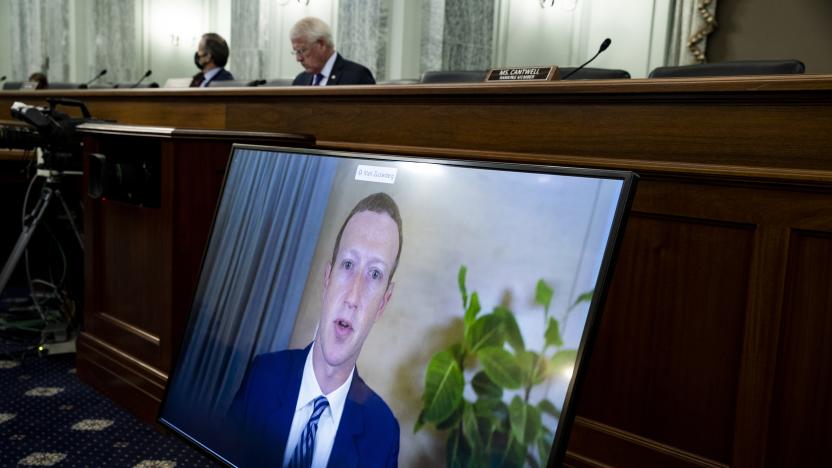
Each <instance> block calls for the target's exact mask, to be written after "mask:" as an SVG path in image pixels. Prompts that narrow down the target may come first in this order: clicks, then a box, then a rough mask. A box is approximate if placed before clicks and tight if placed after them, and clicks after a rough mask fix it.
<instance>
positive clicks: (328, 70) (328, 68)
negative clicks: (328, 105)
mask: <svg viewBox="0 0 832 468" xmlns="http://www.w3.org/2000/svg"><path fill="white" fill-rule="evenodd" d="M337 58H338V52H332V55H330V56H329V60H327V61H326V63H325V64H324V67H323V68H321V75H323V76H324V78H323V79H322V80H321V82H320V83H319V86H325V85H326V84H327V83H328V82H329V79H330V78H334V77H333V76H330V75H332V67H334V66H335V59H337ZM350 378H352V377H350Z"/></svg>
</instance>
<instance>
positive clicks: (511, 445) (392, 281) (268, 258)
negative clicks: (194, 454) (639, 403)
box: [160, 147, 627, 467]
mask: <svg viewBox="0 0 832 468" xmlns="http://www.w3.org/2000/svg"><path fill="white" fill-rule="evenodd" d="M295 151H300V152H295ZM348 156H350V157H348ZM561 172H563V171H559V172H558V173H553V172H546V171H543V170H542V169H540V168H531V167H528V166H526V167H524V166H500V167H497V166H493V165H492V166H486V167H474V166H470V165H457V164H454V163H444V164H443V163H423V162H410V161H403V160H395V159H393V158H392V157H391V158H387V157H381V158H379V159H374V158H372V157H368V156H366V155H365V156H364V158H358V157H356V156H355V155H344V154H317V153H314V152H310V151H308V150H307V151H305V152H304V150H279V149H274V150H272V149H263V148H255V147H236V148H235V150H234V153H233V155H232V159H231V162H230V165H229V168H228V173H227V175H226V182H225V186H224V189H223V194H222V196H221V200H220V203H219V206H218V209H217V214H216V218H215V221H214V225H213V229H212V233H211V237H210V240H209V244H208V247H207V250H206V253H205V258H204V262H203V267H202V272H201V276H200V279H199V285H198V287H197V292H196V294H195V298H194V303H193V307H192V312H191V317H190V323H189V327H188V332H187V334H186V337H185V340H184V343H183V346H182V349H181V352H180V356H179V362H178V364H177V366H176V368H175V369H174V372H173V373H172V375H171V380H170V383H169V385H168V391H167V395H166V398H165V401H164V404H163V407H162V411H161V413H160V419H161V421H162V422H163V423H164V424H166V425H168V426H169V427H171V428H173V429H174V430H176V431H177V432H178V433H180V434H181V435H183V436H185V437H187V438H188V439H190V440H191V441H192V442H194V443H196V444H198V445H200V446H202V447H203V448H205V449H207V450H209V451H210V452H212V453H213V454H214V455H216V456H217V457H219V458H220V459H221V460H223V461H225V462H226V463H229V464H232V465H236V466H406V467H409V466H426V465H430V466H442V465H445V466H466V465H468V464H474V465H476V466H546V465H547V463H548V461H549V455H550V451H551V450H552V448H553V444H554V443H555V438H556V434H557V430H558V425H559V419H560V417H561V413H562V412H563V411H564V405H565V404H566V403H567V397H568V393H569V388H570V382H571V381H572V379H573V374H574V372H575V369H574V366H575V363H576V360H577V359H578V357H579V350H580V349H581V340H582V337H583V336H584V332H585V328H586V325H587V321H588V317H589V315H590V314H589V313H590V311H591V310H592V308H593V304H592V301H593V298H595V297H597V294H595V293H596V290H597V289H598V288H600V286H601V285H600V284H597V282H598V279H599V273H600V272H601V271H602V269H603V266H604V263H605V261H607V257H606V255H608V249H609V248H610V247H611V245H612V243H611V237H612V235H613V234H614V233H615V232H616V227H617V225H616V223H617V222H619V221H620V217H621V211H622V206H621V205H623V203H624V199H625V198H626V197H625V193H624V192H625V191H626V187H627V184H626V181H625V179H624V178H621V177H610V176H608V175H605V174H601V173H599V174H600V175H599V174H595V173H593V172H588V173H587V172H581V173H580V174H579V173H570V172H569V171H565V173H561ZM593 175H595V176H593Z"/></svg>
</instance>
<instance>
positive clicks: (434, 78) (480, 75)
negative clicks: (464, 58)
mask: <svg viewBox="0 0 832 468" xmlns="http://www.w3.org/2000/svg"><path fill="white" fill-rule="evenodd" d="M485 73H486V71H485V70H434V71H426V72H424V73H422V78H421V79H420V80H419V82H420V83H478V82H482V81H484V80H485Z"/></svg>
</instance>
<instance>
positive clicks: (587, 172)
mask: <svg viewBox="0 0 832 468" xmlns="http://www.w3.org/2000/svg"><path fill="white" fill-rule="evenodd" d="M240 150H255V151H267V152H273V153H294V154H302V155H309V156H322V157H338V158H346V159H352V160H370V161H388V162H409V163H424V164H441V165H445V166H450V167H459V168H472V169H487V170H497V171H509V172H525V173H541V174H556V175H564V176H571V177H587V178H596V179H612V180H621V181H622V186H621V190H620V192H619V196H618V203H617V204H616V209H615V213H614V215H613V217H612V220H611V223H610V230H609V233H608V237H607V244H606V245H607V248H606V250H605V252H604V255H603V258H602V261H601V264H600V267H599V270H598V276H597V279H596V287H595V290H594V292H593V295H592V299H591V301H590V304H589V308H588V310H587V318H586V323H585V326H584V330H583V334H582V336H581V341H580V344H579V347H578V350H577V353H576V358H575V366H574V369H575V370H574V372H573V374H572V378H571V379H570V381H569V384H568V386H567V389H566V393H565V397H564V403H563V407H562V409H561V415H560V417H559V418H558V425H557V428H556V430H555V433H554V437H553V440H552V445H551V447H550V449H549V460H548V462H547V466H549V467H555V466H561V465H562V464H563V462H564V458H565V456H566V449H567V446H568V444H569V436H570V434H571V429H572V426H573V425H574V421H575V406H576V401H574V398H573V397H574V396H575V395H576V394H578V393H579V392H580V388H581V386H582V383H583V381H584V379H585V376H586V373H587V370H588V364H589V359H590V357H591V351H592V349H593V348H594V345H595V340H596V337H597V335H598V329H599V328H600V320H601V312H602V310H603V308H604V303H605V300H606V297H607V292H608V290H609V287H610V282H611V279H612V274H613V270H614V266H615V260H616V258H617V253H618V251H619V249H620V246H621V242H622V238H623V233H624V229H625V227H626V223H627V219H628V216H629V212H630V209H631V207H632V203H633V200H634V198H635V189H636V186H637V182H638V179H639V176H638V174H636V173H635V172H632V171H626V170H618V169H601V168H586V167H572V166H560V165H546V164H539V163H525V162H515V161H505V160H501V159H499V157H497V156H491V157H493V159H455V158H451V157H442V156H435V155H430V156H428V155H421V154H417V155H413V154H410V153H395V152H375V151H365V150H357V149H341V148H337V147H336V148H326V149H318V148H308V147H291V146H268V145H252V144H241V143H235V144H233V145H232V147H231V151H230V154H229V157H228V162H227V164H226V169H225V172H224V174H223V183H222V188H221V190H220V192H219V195H218V197H217V200H216V204H215V207H214V215H213V216H212V218H211V226H210V229H209V235H208V236H207V240H206V243H205V246H204V248H203V252H202V256H201V261H200V267H199V274H198V275H197V284H196V285H195V287H194V291H193V293H192V297H191V301H190V303H189V310H188V313H187V326H186V328H185V333H184V334H183V335H182V339H181V341H180V343H179V347H178V349H177V350H176V354H175V355H174V361H175V365H174V366H173V367H172V368H171V370H170V372H169V373H168V381H167V382H168V383H169V382H171V381H172V380H173V379H174V378H175V376H176V373H177V370H178V368H179V367H180V361H181V359H182V351H183V348H184V346H185V343H186V341H187V340H186V339H185V338H186V337H187V336H189V334H190V333H191V329H192V327H193V325H194V317H193V313H194V311H193V303H194V299H195V296H196V292H197V289H198V284H199V280H200V279H201V278H202V274H203V267H204V265H205V256H206V255H207V252H208V248H209V246H210V244H211V241H212V238H213V234H214V223H215V222H216V215H217V212H218V210H219V207H220V204H221V202H222V200H223V197H224V195H225V190H226V184H227V181H228V173H229V169H230V168H231V165H232V163H233V161H234V157H235V155H236V153H237V152H238V151H240ZM478 153H481V154H479V155H477V157H478V158H488V157H489V154H490V153H489V152H488V151H478ZM491 154H493V153H491ZM169 388H170V386H169V385H167V384H166V385H165V389H164V394H163V398H162V400H161V401H160V403H159V408H158V412H157V418H156V420H157V422H158V423H159V424H160V425H162V426H163V427H165V428H167V429H168V430H171V431H172V432H173V433H175V434H176V435H177V436H179V437H181V438H182V439H184V440H185V441H186V442H187V443H189V444H191V445H192V446H195V447H197V448H199V449H200V450H203V451H204V453H207V454H208V455H209V456H211V457H213V458H214V459H215V460H216V461H219V462H221V463H224V464H227V465H229V466H234V465H233V463H231V462H230V461H229V460H226V459H225V458H224V457H223V456H222V455H221V454H219V453H217V452H215V451H214V450H212V449H211V448H210V447H207V446H205V445H204V444H202V443H201V442H200V441H198V440H196V439H194V438H193V437H192V436H191V435H189V434H187V433H185V432H184V431H182V430H180V429H179V428H178V427H177V426H176V425H175V424H174V423H173V422H171V421H167V420H166V419H165V418H164V417H163V414H162V413H163V410H164V409H165V403H166V401H167V399H168V391H169Z"/></svg>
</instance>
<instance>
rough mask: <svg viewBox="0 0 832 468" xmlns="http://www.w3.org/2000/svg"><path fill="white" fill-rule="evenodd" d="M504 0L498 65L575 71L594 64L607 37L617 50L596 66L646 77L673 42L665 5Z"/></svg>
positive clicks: (657, 1) (639, 0)
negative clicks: (669, 39) (546, 3)
mask: <svg viewBox="0 0 832 468" xmlns="http://www.w3.org/2000/svg"><path fill="white" fill-rule="evenodd" d="M498 1H500V4H501V5H500V8H499V11H500V14H499V15H498V18H497V21H498V22H500V23H501V24H499V25H498V27H497V30H498V31H499V33H498V34H499V35H498V41H497V44H498V50H497V53H496V57H495V64H496V66H531V65H558V66H561V67H574V66H578V65H580V64H582V63H583V62H585V61H587V60H589V58H590V57H592V56H593V55H594V54H595V52H597V51H598V47H599V46H600V45H601V42H603V41H604V39H605V38H608V37H609V38H611V39H612V45H611V46H610V48H609V49H607V51H606V52H604V53H603V54H601V55H600V56H599V57H598V58H597V59H596V60H595V61H594V62H592V64H591V65H590V66H592V67H599V68H621V69H624V70H627V71H629V72H630V74H631V75H632V76H633V77H634V78H637V77H645V76H647V74H648V73H649V71H650V70H651V69H652V68H653V67H655V66H658V65H660V63H658V62H657V60H658V61H659V62H660V61H661V60H663V57H664V50H665V47H666V38H667V21H668V8H669V2H667V1H664V0H630V1H627V2H622V1H620V0H560V1H558V2H555V6H554V7H549V6H546V7H545V8H541V7H540V5H539V3H538V2H537V1H531V0H529V1H516V0H498Z"/></svg>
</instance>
